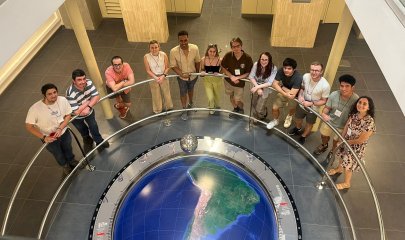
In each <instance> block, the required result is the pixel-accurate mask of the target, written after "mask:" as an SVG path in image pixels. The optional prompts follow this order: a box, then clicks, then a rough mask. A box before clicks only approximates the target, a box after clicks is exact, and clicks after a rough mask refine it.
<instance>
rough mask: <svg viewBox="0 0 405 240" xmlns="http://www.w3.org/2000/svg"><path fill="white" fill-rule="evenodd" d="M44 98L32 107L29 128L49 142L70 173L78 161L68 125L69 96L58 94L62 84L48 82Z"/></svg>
mask: <svg viewBox="0 0 405 240" xmlns="http://www.w3.org/2000/svg"><path fill="white" fill-rule="evenodd" d="M41 92H42V94H43V95H44V98H43V99H42V100H40V101H38V102H36V103H34V104H33V105H32V106H31V107H30V109H29V110H28V114H27V118H26V120H25V128H26V129H27V130H28V132H30V133H31V134H32V135H34V136H36V137H37V138H39V139H41V140H42V142H44V143H48V145H47V146H46V149H47V150H48V151H49V152H51V153H52V155H53V156H54V157H55V159H56V161H57V162H58V164H59V165H60V166H62V167H63V171H64V173H65V174H69V173H70V172H71V171H72V169H73V168H74V167H75V166H76V165H77V163H78V162H77V161H76V160H75V159H74V158H75V155H74V154H73V151H72V136H71V135H70V134H69V132H67V131H66V130H67V128H66V126H67V125H68V123H69V120H70V118H71V117H70V114H71V113H72V109H71V107H70V105H69V102H68V101H67V100H66V98H64V97H61V96H58V88H57V87H56V86H55V85H53V84H51V83H47V84H45V85H44V86H42V88H41Z"/></svg>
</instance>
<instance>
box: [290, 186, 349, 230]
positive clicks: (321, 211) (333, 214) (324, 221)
mask: <svg viewBox="0 0 405 240" xmlns="http://www.w3.org/2000/svg"><path fill="white" fill-rule="evenodd" d="M294 191H295V194H293V195H294V199H295V202H296V203H297V208H298V211H299V215H300V218H301V222H302V223H306V224H318V225H328V226H335V227H340V226H345V225H346V220H345V219H343V218H339V215H340V214H341V212H342V210H341V209H340V208H339V207H338V205H337V204H336V202H335V197H334V195H333V193H332V192H331V191H330V190H326V189H324V190H318V189H316V188H314V187H300V186H295V190H294Z"/></svg>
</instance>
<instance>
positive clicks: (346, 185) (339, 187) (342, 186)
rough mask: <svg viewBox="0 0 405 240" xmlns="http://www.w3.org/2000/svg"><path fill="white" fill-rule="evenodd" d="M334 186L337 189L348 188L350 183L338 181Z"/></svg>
mask: <svg viewBox="0 0 405 240" xmlns="http://www.w3.org/2000/svg"><path fill="white" fill-rule="evenodd" d="M336 188H337V189H338V190H344V189H349V188H350V183H338V184H336Z"/></svg>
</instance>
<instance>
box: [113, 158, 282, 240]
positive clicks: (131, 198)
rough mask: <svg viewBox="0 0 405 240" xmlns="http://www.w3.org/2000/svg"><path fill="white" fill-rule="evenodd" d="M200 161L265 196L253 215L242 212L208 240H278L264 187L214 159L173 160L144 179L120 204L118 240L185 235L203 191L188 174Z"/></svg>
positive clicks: (115, 235) (176, 239)
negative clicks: (212, 164)
mask: <svg viewBox="0 0 405 240" xmlns="http://www.w3.org/2000/svg"><path fill="white" fill-rule="evenodd" d="M196 161H209V162H211V163H214V164H218V165H220V166H223V167H226V168H227V169H228V170H230V171H232V172H234V173H236V174H237V175H238V176H239V178H240V179H241V180H243V181H245V182H246V183H248V184H249V186H251V187H252V188H253V189H255V191H256V192H257V194H258V195H259V196H260V202H259V203H258V204H256V206H255V209H254V211H253V212H252V213H251V214H249V215H243V216H238V218H237V220H236V221H234V222H233V223H232V224H230V225H228V226H227V227H226V228H225V229H218V231H217V232H216V234H215V235H211V236H205V237H204V238H203V239H207V240H211V239H221V240H222V239H232V240H238V239H246V240H248V239H266V240H268V239H277V236H278V235H277V229H276V220H275V218H274V215H273V208H272V205H271V204H270V203H269V202H268V199H267V197H266V195H265V193H264V192H263V190H262V189H261V188H260V187H259V185H258V184H257V183H256V182H255V180H254V179H253V178H252V177H251V176H250V175H248V174H246V173H245V172H244V171H243V170H241V169H239V168H238V167H236V166H234V165H232V164H230V163H228V162H225V161H222V160H218V159H216V158H213V157H195V158H193V159H191V158H190V157H188V158H186V160H185V159H179V160H175V161H170V162H168V163H165V164H163V165H162V166H160V167H158V168H157V169H154V170H152V171H151V172H149V173H147V174H146V175H145V176H144V177H142V179H140V181H139V182H138V183H137V184H136V185H134V186H133V187H132V189H130V191H129V193H128V194H127V196H126V197H125V199H123V202H122V204H121V205H120V208H119V210H118V213H117V216H116V219H115V224H114V232H113V239H114V240H116V239H119V240H124V239H125V240H135V239H136V240H139V239H148V240H155V239H156V240H158V239H159V240H166V239H167V240H169V239H170V240H181V239H183V236H184V235H185V233H186V231H187V228H188V227H189V226H190V223H191V222H192V220H193V214H194V208H195V207H196V205H197V202H198V199H199V196H200V193H201V191H200V189H199V188H198V187H196V186H195V185H194V184H193V183H192V181H191V179H190V177H189V175H188V170H189V169H190V167H192V165H193V164H194V163H196ZM235 200H236V201H237V199H235ZM219 217H220V216H219Z"/></svg>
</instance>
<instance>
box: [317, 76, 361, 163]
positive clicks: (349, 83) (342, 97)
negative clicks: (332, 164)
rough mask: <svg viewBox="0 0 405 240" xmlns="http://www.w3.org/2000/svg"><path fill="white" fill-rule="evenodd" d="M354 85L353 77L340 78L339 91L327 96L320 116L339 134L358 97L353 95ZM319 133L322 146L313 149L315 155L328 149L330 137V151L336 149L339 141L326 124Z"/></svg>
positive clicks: (323, 124)
mask: <svg viewBox="0 0 405 240" xmlns="http://www.w3.org/2000/svg"><path fill="white" fill-rule="evenodd" d="M355 84H356V79H355V78H354V77H353V76H351V75H348V74H345V75H342V76H340V77H339V90H337V91H334V92H332V93H331V94H330V95H329V97H328V101H327V102H326V105H325V108H324V109H323V111H322V114H321V116H322V118H323V119H324V120H325V121H327V122H328V123H330V125H332V126H333V127H334V128H336V129H337V130H338V131H339V133H341V132H342V131H343V128H344V126H345V124H346V121H347V119H348V116H349V111H350V108H351V107H352V105H353V104H354V103H355V102H356V101H357V99H358V98H359V96H358V95H357V94H356V93H354V85H355ZM320 133H321V140H322V144H321V145H319V146H318V147H317V148H316V149H315V151H314V154H315V155H320V154H321V153H323V152H325V151H326V150H327V149H328V143H329V140H330V138H331V137H333V146H332V150H334V149H335V148H336V145H337V142H338V140H339V138H338V136H337V135H336V134H335V132H334V131H333V130H332V129H331V128H330V127H329V126H328V125H327V124H326V123H322V125H321V127H320Z"/></svg>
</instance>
